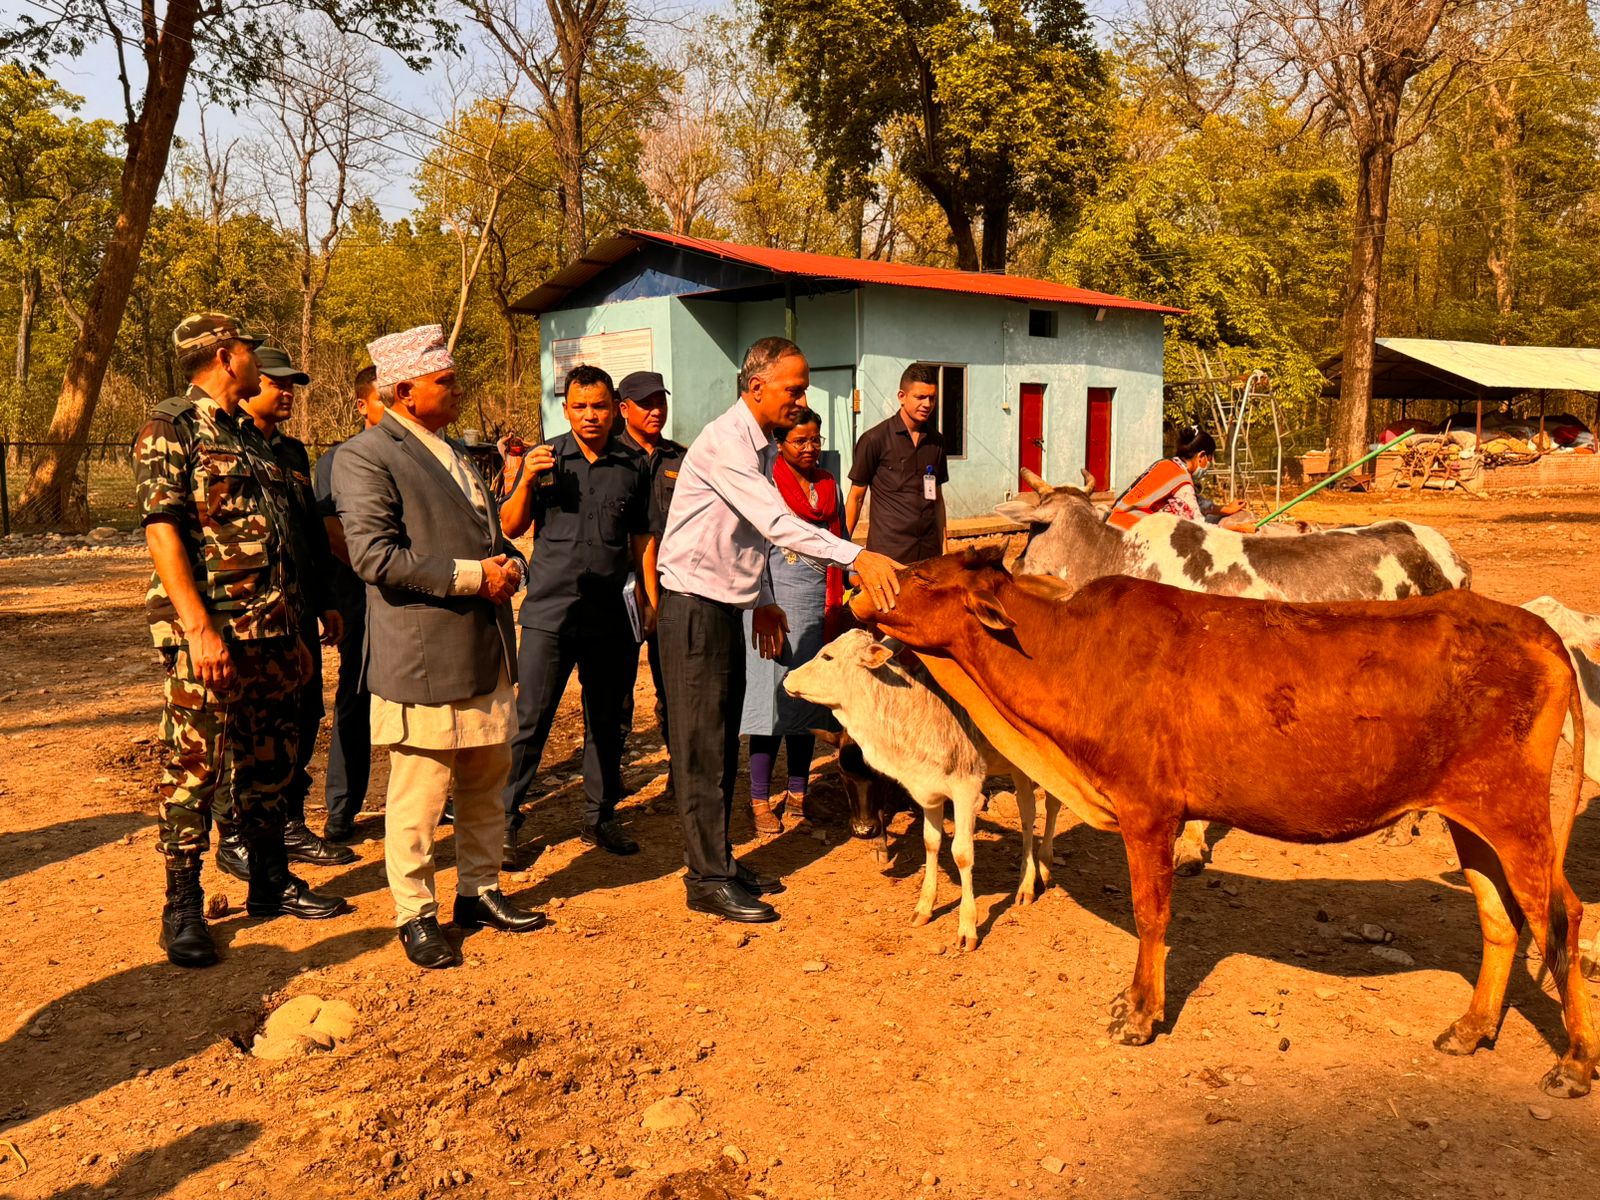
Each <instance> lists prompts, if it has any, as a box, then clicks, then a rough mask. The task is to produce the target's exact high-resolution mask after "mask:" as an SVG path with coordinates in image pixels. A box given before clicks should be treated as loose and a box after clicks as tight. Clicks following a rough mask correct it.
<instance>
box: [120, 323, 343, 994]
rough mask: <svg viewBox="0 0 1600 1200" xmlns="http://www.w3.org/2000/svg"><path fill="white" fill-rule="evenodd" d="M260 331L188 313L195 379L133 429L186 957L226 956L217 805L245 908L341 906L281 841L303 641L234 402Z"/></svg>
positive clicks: (267, 476) (189, 374)
mask: <svg viewBox="0 0 1600 1200" xmlns="http://www.w3.org/2000/svg"><path fill="white" fill-rule="evenodd" d="M258 344H259V339H256V338H252V337H249V336H248V335H246V334H244V333H243V332H242V331H241V329H240V326H239V323H238V322H237V321H235V320H234V319H233V318H232V317H229V316H226V315H224V314H222V313H200V314H196V315H194V316H190V317H186V318H185V319H184V320H183V321H182V322H180V323H179V325H178V327H177V329H176V330H174V332H173V345H174V348H175V349H176V351H177V356H178V365H179V368H180V369H181V370H182V371H183V374H184V376H185V378H186V379H187V380H188V381H189V390H188V392H187V393H186V394H185V395H183V396H176V397H173V398H172V399H170V400H166V401H163V402H162V403H161V404H159V405H158V406H157V407H156V409H155V412H154V413H153V414H152V416H151V419H150V421H149V423H148V424H146V425H145V427H144V428H143V429H142V430H141V431H140V432H139V436H138V438H137V439H135V441H134V471H135V477H136V482H137V486H138V494H139V510H140V516H141V519H142V521H143V524H144V529H145V540H146V544H147V545H148V547H149V550H150V557H151V559H152V560H153V562H154V564H155V572H154V574H153V576H152V578H151V583H150V590H149V593H148V594H147V596H146V598H145V607H146V610H147V614H148V617H149V621H150V633H151V638H152V640H153V641H154V642H155V645H156V648H157V649H158V650H159V651H160V652H161V656H162V659H163V661H164V663H165V665H166V672H167V679H166V706H165V709H164V711H163V713H162V718H161V737H162V741H163V743H164V744H165V746H166V749H167V763H166V770H165V773H164V774H163V777H162V780H161V785H160V789H159V793H160V839H159V840H160V846H161V850H162V852H163V854H164V855H165V856H166V860H167V902H166V906H165V907H164V908H163V909H162V914H161V944H162V946H163V947H164V948H165V949H166V951H167V957H168V958H169V959H170V960H171V961H172V962H173V963H175V964H177V965H179V966H190V967H202V966H208V965H209V964H211V963H213V962H215V961H216V957H217V952H216V947H215V945H214V944H213V942H212V940H211V934H210V931H209V930H208V929H207V928H206V924H205V914H204V909H205V897H204V894H203V893H202V891H201V888H200V864H201V858H202V856H203V855H204V853H205V850H206V845H207V843H208V841H209V835H210V830H209V825H210V821H211V815H212V812H213V810H217V811H229V810H231V811H232V812H234V813H235V814H236V817H237V820H238V822H239V826H240V829H241V831H242V832H243V835H244V837H245V840H246V842H247V843H248V845H249V848H250V854H251V857H252V859H253V860H254V862H253V864H252V870H251V872H250V874H251V878H250V890H249V894H248V898H247V901H246V909H247V911H248V912H249V913H250V915H252V916H278V915H281V914H285V913H287V914H290V915H293V916H297V917H305V918H321V917H331V916H334V915H335V914H337V913H339V912H342V911H343V910H344V907H345V906H344V903H343V902H342V901H340V900H337V899H334V898H331V897H326V896H320V895H318V894H317V893H315V892H313V891H311V889H310V888H308V887H307V886H306V885H305V884H304V883H303V882H302V881H300V880H299V879H296V878H295V877H294V876H293V875H291V874H290V873H289V866H288V856H287V854H286V852H285V850H284V844H283V824H284V814H283V807H282V793H283V790H284V788H285V787H286V786H287V784H288V782H289V778H290V776H291V774H292V773H293V770H294V756H295V749H296V742H297V738H298V725H297V720H296V716H297V714H296V710H295V705H294V699H295V695H296V693H297V691H298V689H299V688H300V686H301V685H302V683H303V682H304V680H305V678H306V675H307V674H308V672H309V670H310V664H309V657H310V655H309V652H308V650H307V649H306V646H305V645H304V643H303V642H302V641H301V639H300V635H299V625H300V610H301V603H302V602H301V599H300V590H299V582H298V580H297V579H296V577H295V574H294V567H293V560H292V558H291V556H290V549H289V548H290V544H291V537H292V534H291V531H290V516H289V511H288V492H287V486H286V483H285V480H284V475H283V472H282V470H281V469H280V468H279V467H278V465H277V463H276V462H275V461H274V459H273V457H272V452H271V451H270V450H269V449H268V447H267V445H266V442H265V441H264V440H263V439H262V437H261V435H260V433H259V432H257V430H256V428H255V426H254V425H253V424H252V423H251V422H250V421H249V420H248V419H246V418H245V417H243V416H241V414H240V413H239V405H240V402H241V401H242V400H244V399H246V398H247V397H250V396H253V395H255V393H256V392H257V390H258V389H259V386H260V385H259V375H258V372H257V368H256V361H255V347H256V346H257V345H258Z"/></svg>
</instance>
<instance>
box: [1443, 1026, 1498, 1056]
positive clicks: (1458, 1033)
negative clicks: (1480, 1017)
mask: <svg viewBox="0 0 1600 1200" xmlns="http://www.w3.org/2000/svg"><path fill="white" fill-rule="evenodd" d="M1492 1041H1493V1039H1491V1038H1487V1037H1485V1036H1483V1035H1482V1034H1481V1033H1467V1032H1463V1030H1462V1029H1461V1022H1459V1021H1457V1022H1456V1023H1455V1024H1454V1025H1452V1026H1450V1028H1449V1029H1446V1030H1445V1031H1444V1032H1443V1033H1441V1034H1440V1035H1439V1036H1438V1037H1436V1038H1434V1039H1433V1048H1434V1049H1435V1050H1437V1051H1439V1052H1440V1053H1441V1054H1449V1055H1453V1056H1455V1057H1459V1058H1465V1057H1467V1056H1468V1055H1471V1054H1476V1053H1477V1052H1478V1050H1479V1049H1480V1048H1482V1047H1484V1046H1488V1045H1490V1044H1492Z"/></svg>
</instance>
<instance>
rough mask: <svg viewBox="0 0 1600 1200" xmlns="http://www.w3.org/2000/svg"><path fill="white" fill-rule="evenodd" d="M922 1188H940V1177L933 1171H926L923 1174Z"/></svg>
mask: <svg viewBox="0 0 1600 1200" xmlns="http://www.w3.org/2000/svg"><path fill="white" fill-rule="evenodd" d="M922 1186H923V1187H938V1186H939V1177H938V1176H937V1175H935V1174H934V1173H933V1172H932V1171H924V1172H923V1173H922Z"/></svg>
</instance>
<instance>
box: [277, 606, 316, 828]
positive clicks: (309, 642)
mask: <svg viewBox="0 0 1600 1200" xmlns="http://www.w3.org/2000/svg"><path fill="white" fill-rule="evenodd" d="M300 637H301V639H302V640H303V641H304V642H305V644H306V649H307V650H309V651H311V678H310V679H308V680H306V682H305V683H304V685H302V686H301V688H300V691H299V692H298V693H296V695H295V699H294V703H295V724H296V725H297V726H298V727H299V729H300V739H299V744H298V745H297V746H296V747H295V755H294V774H293V775H291V776H290V777H289V786H288V787H287V788H285V789H284V792H283V812H284V819H285V820H286V821H288V822H290V823H291V824H292V823H294V822H296V821H304V820H305V819H306V797H307V796H308V795H310V793H311V772H310V771H308V770H307V769H306V768H307V767H309V766H310V765H311V756H312V755H313V754H314V753H316V749H317V731H318V730H319V729H321V728H322V717H323V714H324V713H325V712H326V711H327V708H326V706H325V705H324V704H323V703H322V643H321V642H320V641H318V640H317V638H318V630H317V622H316V619H315V618H313V619H311V620H310V621H308V622H306V623H305V624H303V625H302V626H301V627H300Z"/></svg>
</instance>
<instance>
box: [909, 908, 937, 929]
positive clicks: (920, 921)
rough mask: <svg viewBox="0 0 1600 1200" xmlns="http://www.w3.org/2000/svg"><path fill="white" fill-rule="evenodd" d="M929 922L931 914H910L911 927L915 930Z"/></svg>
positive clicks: (931, 917)
mask: <svg viewBox="0 0 1600 1200" xmlns="http://www.w3.org/2000/svg"><path fill="white" fill-rule="evenodd" d="M931 920H933V914H932V913H920V912H919V913H912V914H911V925H912V927H913V928H915V927H916V926H918V925H926V924H927V923H928V922H929V921H931Z"/></svg>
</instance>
